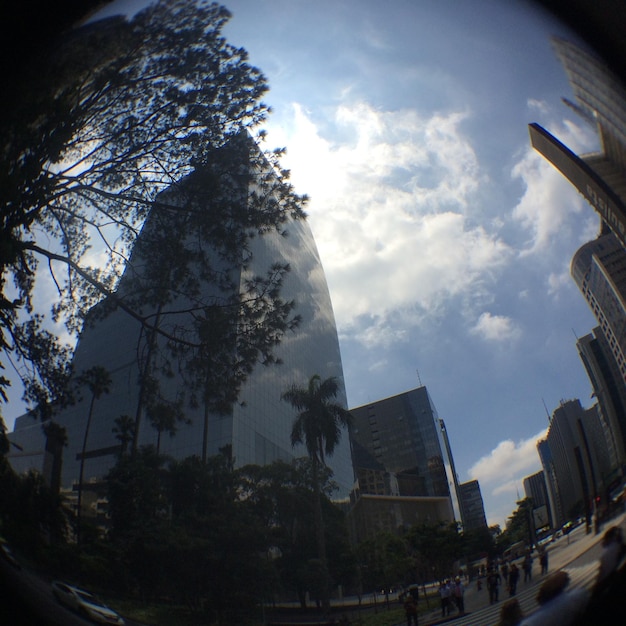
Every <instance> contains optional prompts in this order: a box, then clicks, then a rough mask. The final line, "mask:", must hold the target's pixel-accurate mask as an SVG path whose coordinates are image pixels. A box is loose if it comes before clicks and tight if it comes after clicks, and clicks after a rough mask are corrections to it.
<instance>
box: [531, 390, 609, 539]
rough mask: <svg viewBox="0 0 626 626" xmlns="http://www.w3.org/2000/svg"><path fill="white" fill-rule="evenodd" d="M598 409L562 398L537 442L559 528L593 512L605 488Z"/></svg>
mask: <svg viewBox="0 0 626 626" xmlns="http://www.w3.org/2000/svg"><path fill="white" fill-rule="evenodd" d="M598 421H599V417H598V414H597V411H595V409H594V410H591V411H589V410H587V411H586V410H584V409H583V407H582V406H581V404H580V401H579V400H567V401H561V405H560V406H559V407H558V408H557V409H555V410H554V412H553V413H552V418H551V420H550V427H549V428H548V432H547V435H546V438H545V439H544V440H542V441H540V442H538V444H537V451H538V452H539V458H540V459H541V463H542V466H543V471H544V476H545V477H546V486H547V488H548V492H549V500H550V504H551V505H552V506H551V514H552V522H553V524H554V526H555V527H556V528H559V527H560V526H562V525H563V524H564V523H565V522H567V521H569V520H571V519H574V518H576V517H578V516H580V515H587V516H590V515H591V511H592V506H593V499H594V498H595V496H596V495H597V494H598V493H600V492H601V490H602V484H601V473H600V471H599V468H600V463H599V461H598V458H599V456H600V455H601V454H602V453H603V451H602V450H598V449H597V448H596V447H595V446H596V444H597V440H596V438H595V435H593V434H592V431H594V430H596V426H595V425H594V422H598Z"/></svg>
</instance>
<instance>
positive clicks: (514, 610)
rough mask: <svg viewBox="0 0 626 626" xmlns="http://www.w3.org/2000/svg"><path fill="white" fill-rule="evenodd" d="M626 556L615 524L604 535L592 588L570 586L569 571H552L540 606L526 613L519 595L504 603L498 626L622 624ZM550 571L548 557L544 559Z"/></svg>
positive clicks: (541, 590)
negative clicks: (520, 602)
mask: <svg viewBox="0 0 626 626" xmlns="http://www.w3.org/2000/svg"><path fill="white" fill-rule="evenodd" d="M625 557H626V544H624V539H623V533H622V529H621V528H620V527H619V526H612V527H611V528H609V529H608V530H607V531H606V532H605V533H604V535H603V537H602V553H601V555H600V560H599V566H598V573H597V577H596V580H595V583H594V585H593V587H592V589H591V590H589V589H586V588H584V587H579V588H575V589H570V588H568V585H569V583H570V577H569V574H568V573H567V572H566V571H563V570H559V571H557V572H555V573H554V574H551V575H550V576H548V577H547V578H546V580H545V581H544V582H543V583H542V585H541V586H540V587H539V591H538V593H537V604H538V605H539V608H538V609H537V610H536V611H535V612H534V613H532V614H531V615H529V616H528V617H524V615H523V613H522V610H521V607H520V604H519V602H518V600H517V598H511V599H509V600H508V601H507V602H505V604H504V605H503V606H502V609H501V612H500V621H499V623H498V626H551V625H552V624H559V626H587V625H588V624H598V625H605V624H607V625H610V624H621V623H622V621H623V618H622V617H621V615H622V614H623V593H624V589H626V571H625V568H624V566H623V565H622V564H623V560H624V558H625ZM541 571H542V573H547V559H546V563H545V571H544V564H543V563H541Z"/></svg>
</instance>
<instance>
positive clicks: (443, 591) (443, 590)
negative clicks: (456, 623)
mask: <svg viewBox="0 0 626 626" xmlns="http://www.w3.org/2000/svg"><path fill="white" fill-rule="evenodd" d="M439 598H440V600H441V617H446V615H447V614H448V603H449V601H450V594H449V592H448V587H447V586H446V583H445V582H444V581H441V584H440V585H439Z"/></svg>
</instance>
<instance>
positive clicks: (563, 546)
mask: <svg viewBox="0 0 626 626" xmlns="http://www.w3.org/2000/svg"><path fill="white" fill-rule="evenodd" d="M625 520H626V513H622V514H620V515H618V516H617V517H615V518H614V519H612V520H610V521H608V522H607V523H605V525H604V526H603V527H602V529H601V530H600V532H599V533H598V534H594V533H593V532H590V533H589V534H587V533H585V527H584V525H583V526H579V527H578V528H575V529H574V530H573V531H572V532H571V533H570V535H567V536H565V537H560V538H559V539H558V540H557V541H556V542H555V543H553V544H548V546H547V551H548V558H549V562H548V572H549V573H551V572H555V571H557V570H559V569H563V568H566V567H567V566H568V565H569V564H570V563H572V562H573V561H574V560H576V559H577V558H578V557H579V556H580V555H582V554H584V553H585V552H587V550H589V549H591V548H592V547H593V546H595V545H596V544H597V543H599V542H600V541H601V540H602V535H603V534H604V531H605V530H606V529H607V528H609V527H610V526H614V525H616V526H622V528H624V522H625ZM518 566H519V565H518ZM520 569H521V568H520ZM540 572H541V567H540V565H539V559H538V558H536V557H533V570H532V576H533V577H532V581H531V582H528V583H524V582H523V580H524V579H523V575H522V576H521V577H520V582H519V584H518V593H521V592H523V591H525V590H528V589H533V590H534V589H535V588H536V590H537V591H538V589H539V586H540V584H541V582H542V581H543V580H544V579H545V576H546V575H545V574H544V575H543V576H542V575H541V573H540ZM534 593H536V591H534V592H533V595H534ZM508 598H509V594H508V593H507V592H506V589H504V586H502V587H501V588H500V595H499V600H498V602H497V603H496V604H495V605H490V604H489V592H488V590H487V585H486V584H485V580H484V578H483V579H482V589H481V590H480V591H478V589H477V584H476V580H473V581H472V582H471V583H470V584H469V585H468V586H467V587H466V591H465V596H464V600H465V615H469V614H472V613H474V614H475V613H477V612H480V611H483V610H485V609H489V608H490V607H491V608H492V609H493V608H495V607H496V606H497V607H498V609H497V610H498V611H499V608H500V607H501V606H502V603H503V602H504V601H505V600H507V599H508ZM457 621H465V620H463V616H461V615H459V613H458V612H457V611H453V613H452V615H450V616H447V617H445V618H442V617H441V607H437V608H436V609H433V610H431V611H428V612H427V613H423V614H421V615H420V625H422V624H425V625H429V626H434V625H436V624H443V623H446V624H449V625H450V626H452V625H453V624H454V623H455V622H457ZM397 626H403V624H398V625H397Z"/></svg>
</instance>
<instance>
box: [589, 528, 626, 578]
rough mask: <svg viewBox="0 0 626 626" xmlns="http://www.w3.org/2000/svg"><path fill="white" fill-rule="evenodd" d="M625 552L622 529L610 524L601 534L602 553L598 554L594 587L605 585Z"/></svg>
mask: <svg viewBox="0 0 626 626" xmlns="http://www.w3.org/2000/svg"><path fill="white" fill-rule="evenodd" d="M625 553H626V546H625V545H624V537H623V534H622V529H621V528H620V527H619V526H611V528H609V529H607V531H606V532H605V533H604V535H603V536H602V554H601V555H600V568H599V569H598V578H597V579H596V585H595V586H596V587H602V586H604V585H606V581H607V580H608V579H609V578H610V577H611V575H612V574H613V572H615V570H616V569H617V566H618V565H619V563H620V561H621V560H622V558H623V557H624V555H625Z"/></svg>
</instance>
